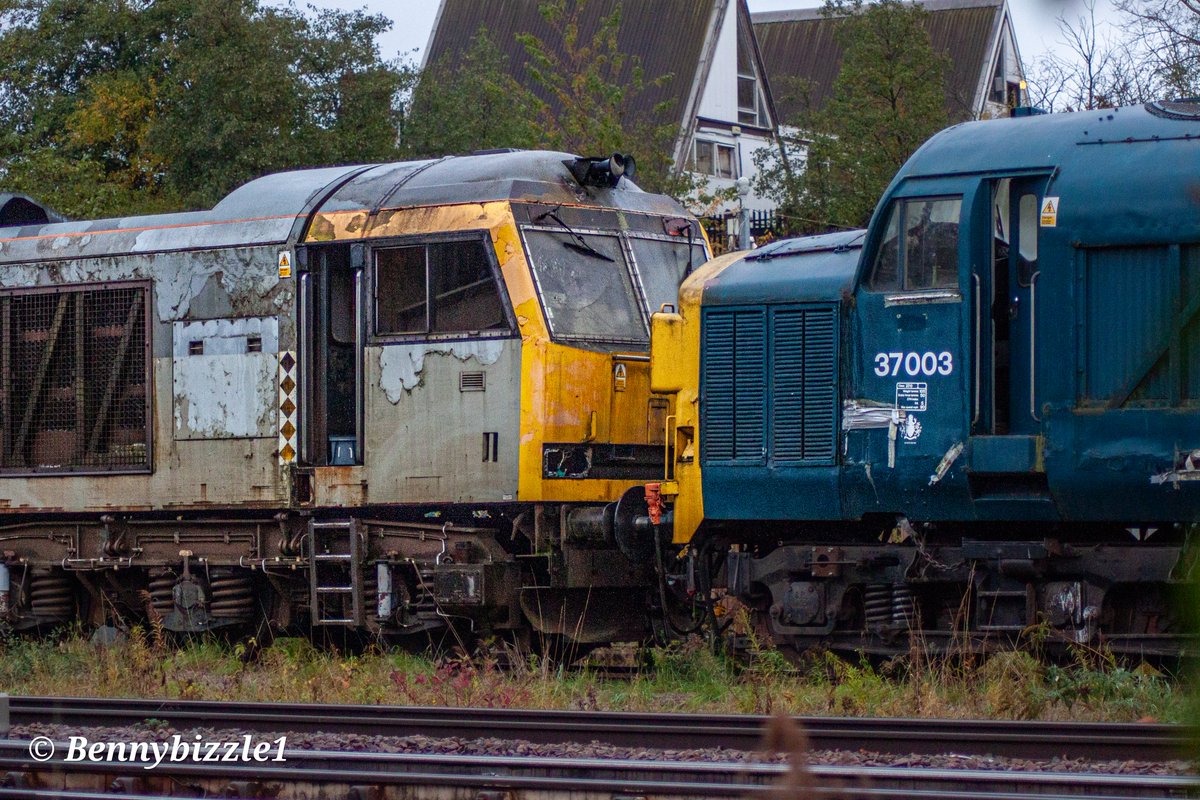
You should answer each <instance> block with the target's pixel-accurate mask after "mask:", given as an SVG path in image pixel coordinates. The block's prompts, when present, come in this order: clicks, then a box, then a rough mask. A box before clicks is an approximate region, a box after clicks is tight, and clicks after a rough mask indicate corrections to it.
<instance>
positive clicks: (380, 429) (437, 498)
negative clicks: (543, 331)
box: [338, 339, 521, 503]
mask: <svg viewBox="0 0 1200 800" xmlns="http://www.w3.org/2000/svg"><path fill="white" fill-rule="evenodd" d="M520 364H521V342H520V340H519V339H492V340H484V341H480V340H469V339H468V340H453V341H443V342H419V343H413V344H388V345H384V346H381V347H369V348H367V351H366V387H367V391H366V411H367V424H366V431H367V440H366V447H365V456H364V457H365V461H366V468H365V477H366V481H367V485H368V487H369V492H370V498H371V502H372V503H397V502H400V503H415V502H503V501H511V500H515V499H516V491H517V454H518V440H519V437H520V433H519V429H518V423H519V417H520V407H519V397H520V393H519V389H518V385H519V384H518V382H519V379H520ZM464 373H474V374H480V375H482V376H483V378H482V381H481V382H482V383H483V385H484V387H485V389H484V390H483V391H464V388H463V386H464V384H463V380H462V378H463V375H464ZM474 383H475V382H471V383H469V384H468V386H471V385H474ZM338 491H339V492H343V493H344V492H345V491H348V490H347V489H340V490H338Z"/></svg>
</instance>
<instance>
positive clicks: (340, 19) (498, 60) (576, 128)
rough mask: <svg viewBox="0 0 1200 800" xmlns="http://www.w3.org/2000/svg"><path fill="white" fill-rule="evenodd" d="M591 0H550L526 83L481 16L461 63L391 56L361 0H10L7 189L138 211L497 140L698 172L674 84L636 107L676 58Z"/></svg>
mask: <svg viewBox="0 0 1200 800" xmlns="http://www.w3.org/2000/svg"><path fill="white" fill-rule="evenodd" d="M582 6H583V3H577V4H573V5H572V6H571V7H570V8H569V9H568V4H567V3H566V2H565V0H544V2H543V3H542V5H541V8H540V10H541V12H542V14H543V15H544V17H545V18H546V20H547V21H548V22H549V24H550V26H551V28H552V29H553V31H554V37H553V40H552V42H550V43H547V42H543V41H541V40H540V39H538V38H537V37H535V36H533V35H525V36H521V37H519V38H520V41H521V44H522V45H523V46H524V49H525V51H526V53H527V55H528V57H529V59H530V61H529V64H528V65H527V69H528V74H529V76H530V81H531V85H528V86H522V85H521V84H520V83H519V82H518V81H517V80H516V79H515V78H514V77H513V73H512V67H513V65H509V64H507V63H505V62H504V58H503V56H502V54H501V52H502V48H497V47H495V45H494V43H493V42H492V41H491V40H490V39H489V38H488V36H487V32H486V31H485V30H482V29H481V30H480V32H479V34H478V35H477V36H476V38H475V40H474V41H473V43H472V46H471V48H470V50H469V51H468V52H467V53H466V54H465V57H464V58H463V59H461V61H460V62H459V63H447V62H443V63H439V64H434V65H432V66H430V67H429V68H428V69H427V70H426V71H425V74H424V75H420V74H419V73H418V70H417V69H416V68H415V67H413V66H412V65H411V64H407V63H392V62H386V61H383V60H382V59H381V58H380V56H379V53H378V50H377V48H376V46H375V44H374V42H375V40H376V37H377V35H378V34H379V33H380V32H381V31H383V30H386V29H387V28H388V27H389V26H390V25H391V23H390V22H389V21H388V20H386V19H385V18H384V17H382V16H373V15H368V14H365V13H364V12H362V11H354V12H343V11H317V10H315V9H311V10H310V12H309V13H308V14H304V13H301V12H299V11H297V10H296V9H295V7H294V6H291V5H288V6H282V7H280V6H274V5H270V4H266V3H264V2H262V0H205V2H197V0H155V1H154V2H151V1H150V0H0V191H17V192H24V193H27V194H30V195H32V196H34V197H36V198H38V199H39V200H41V201H43V202H46V203H47V204H48V205H50V206H51V207H53V208H55V209H56V210H58V211H60V212H62V213H64V214H66V215H68V216H72V217H84V218H95V217H104V216H126V215H131V214H141V213H156V212H163V211H170V210H175V209H181V208H208V207H211V206H212V205H213V204H214V203H216V202H217V201H218V200H220V199H221V198H222V197H224V196H225V195H226V194H227V193H228V192H229V191H231V190H232V189H233V188H235V187H237V186H239V185H241V184H243V183H245V182H246V181H249V180H252V179H253V178H255V177H258V176H259V175H263V174H266V173H270V172H276V171H281V170H287V169H295V168H299V167H307V166H317V165H325V164H341V163H369V162H373V161H389V160H396V159H399V158H413V157H416V158H420V157H432V156H440V155H445V154H452V153H462V152H469V151H472V150H480V149H490V148H499V147H518V148H534V147H555V148H559V149H566V150H571V151H574V152H578V153H581V154H585V155H599V154H605V153H611V152H614V151H620V152H632V153H634V154H635V155H636V156H637V157H638V159H639V178H638V180H639V183H641V184H642V185H643V186H645V187H646V188H649V189H652V190H657V191H666V192H668V193H672V194H674V195H676V196H680V197H682V196H684V195H687V194H694V193H697V192H700V191H702V189H703V187H702V186H698V185H694V184H693V182H692V180H691V179H690V176H688V175H686V174H683V175H679V174H675V173H674V172H673V171H672V169H671V157H670V152H671V147H672V144H673V143H674V141H675V138H676V136H677V134H678V124H677V121H675V120H670V121H667V122H659V120H663V119H667V118H669V117H671V115H670V114H669V113H667V111H668V108H667V106H668V105H669V103H665V104H662V105H660V106H659V107H658V108H656V109H654V110H653V113H651V114H649V115H647V116H646V117H644V118H643V117H635V116H633V115H632V114H631V112H630V110H629V109H630V108H631V105H632V104H631V101H632V100H633V99H634V98H635V97H637V96H638V95H639V94H640V93H642V92H644V91H647V90H650V89H652V88H654V87H659V86H662V85H663V84H664V83H665V82H667V81H669V80H670V79H671V76H669V75H664V76H659V77H657V78H655V79H654V80H647V79H646V77H645V76H644V74H643V70H642V68H641V65H640V64H639V63H638V62H637V61H636V59H630V58H629V57H627V56H626V55H625V54H623V53H622V52H621V51H620V49H619V47H618V43H617V34H618V31H619V29H620V19H621V16H620V8H619V7H618V8H617V9H616V10H615V11H614V12H613V13H612V14H611V15H609V16H608V17H606V18H604V19H603V20H602V22H601V25H600V29H599V31H598V32H596V34H595V35H594V36H588V35H582V34H581V33H580V22H579V21H580V14H581V10H582ZM560 45H561V46H560ZM535 88H536V89H537V90H538V91H540V92H541V93H542V97H543V99H539V98H538V96H537V95H536V94H535V93H534V89H535ZM546 99H551V100H553V106H554V108H555V111H554V113H551V111H550V108H551V104H550V103H547V102H546Z"/></svg>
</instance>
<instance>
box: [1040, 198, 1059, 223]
mask: <svg viewBox="0 0 1200 800" xmlns="http://www.w3.org/2000/svg"><path fill="white" fill-rule="evenodd" d="M1041 217H1042V227H1043V228H1054V227H1057V226H1058V198H1057V197H1046V198H1043V199H1042V214H1041Z"/></svg>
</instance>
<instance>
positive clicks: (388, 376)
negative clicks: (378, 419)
mask: <svg viewBox="0 0 1200 800" xmlns="http://www.w3.org/2000/svg"><path fill="white" fill-rule="evenodd" d="M503 351H504V342H503V341H500V340H487V339H484V340H476V339H472V340H467V341H448V342H444V343H438V342H430V343H423V344H408V345H390V346H388V347H381V348H379V388H380V389H383V392H384V394H386V395H387V399H388V402H390V403H392V404H393V405H395V404H396V403H399V402H400V398H401V397H403V396H404V392H411V391H412V390H413V389H415V388H416V387H417V386H418V385H419V384H420V383H421V375H422V373H423V372H424V371H425V358H426V356H428V355H431V354H437V355H443V356H453V357H454V358H456V359H458V360H459V361H462V362H469V361H471V360H472V359H474V360H475V362H476V363H477V364H479V365H480V366H485V367H486V366H491V365H492V364H495V363H496V362H497V361H498V360H500V354H501V353H502V352H503Z"/></svg>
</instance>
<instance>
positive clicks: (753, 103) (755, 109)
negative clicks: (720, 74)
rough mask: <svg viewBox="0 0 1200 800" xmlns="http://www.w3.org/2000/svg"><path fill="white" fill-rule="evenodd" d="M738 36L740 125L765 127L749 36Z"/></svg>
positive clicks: (742, 34)
mask: <svg viewBox="0 0 1200 800" xmlns="http://www.w3.org/2000/svg"><path fill="white" fill-rule="evenodd" d="M739 33H741V35H739V36H738V48H737V60H738V66H737V102H738V124H739V125H754V126H756V127H765V122H764V119H763V117H764V115H763V113H762V105H763V104H762V97H761V94H760V93H759V91H758V77H757V73H756V72H755V69H754V57H753V52H752V49H751V48H752V47H753V45H751V43H750V38H749V36H747V35H745V34H744V33H742V32H739Z"/></svg>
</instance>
